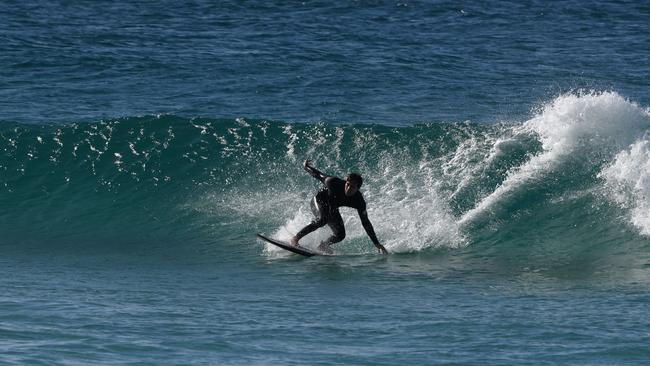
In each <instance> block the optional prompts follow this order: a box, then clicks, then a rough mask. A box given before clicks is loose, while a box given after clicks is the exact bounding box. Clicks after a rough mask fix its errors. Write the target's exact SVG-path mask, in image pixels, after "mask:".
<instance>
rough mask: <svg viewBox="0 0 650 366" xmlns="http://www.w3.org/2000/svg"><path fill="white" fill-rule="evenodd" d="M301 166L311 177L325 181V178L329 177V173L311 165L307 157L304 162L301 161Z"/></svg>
mask: <svg viewBox="0 0 650 366" xmlns="http://www.w3.org/2000/svg"><path fill="white" fill-rule="evenodd" d="M302 167H303V168H304V169H305V170H306V171H307V173H309V175H311V176H312V177H314V178H316V179H318V180H319V181H321V182H323V183H325V178H327V177H329V175H327V174H325V173H323V172H321V171H320V170H318V169H316V168H314V167H313V166H312V165H311V160H309V159H307V160H305V162H304V163H302Z"/></svg>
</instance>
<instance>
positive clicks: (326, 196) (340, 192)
mask: <svg viewBox="0 0 650 366" xmlns="http://www.w3.org/2000/svg"><path fill="white" fill-rule="evenodd" d="M303 167H304V168H305V170H306V171H307V172H308V173H309V174H310V175H311V176H312V177H314V178H316V179H318V180H320V181H321V182H323V184H324V185H325V187H323V189H321V190H320V191H319V192H318V193H317V194H316V196H315V197H314V198H313V199H312V200H311V210H312V212H313V213H314V216H315V218H314V220H313V221H312V222H311V223H310V224H309V225H307V226H305V227H304V228H303V229H302V230H300V231H299V232H298V234H296V236H294V237H293V238H292V239H291V244H293V245H298V241H300V239H301V238H302V237H303V236H305V235H307V234H309V233H311V232H312V231H314V230H316V229H318V228H320V227H323V226H325V225H328V226H329V227H330V229H332V236H330V237H329V238H328V239H326V240H325V241H323V242H322V243H321V244H320V245H319V246H318V249H319V250H321V251H323V252H326V253H331V252H332V249H330V247H329V246H330V245H332V244H334V243H338V242H340V241H341V240H343V239H344V238H345V226H344V225H343V219H342V218H341V214H340V213H339V207H341V206H346V207H352V208H356V209H357V212H358V213H359V218H361V223H362V224H363V228H364V229H365V230H366V233H367V234H368V236H369V237H370V240H372V242H373V244H375V247H377V250H379V251H380V252H381V253H384V254H388V252H387V251H386V248H384V246H383V245H381V244H379V240H378V239H377V235H375V230H374V229H373V227H372V224H371V223H370V220H369V219H368V213H367V212H366V201H365V200H364V199H363V195H362V194H361V192H359V188H361V184H362V183H363V178H361V176H360V175H359V174H357V173H350V174H349V175H348V177H347V179H346V180H343V179H341V178H337V177H330V176H328V175H325V174H323V173H322V172H320V171H318V170H317V169H316V168H314V167H313V166H312V165H311V161H310V160H305V162H304V164H303Z"/></svg>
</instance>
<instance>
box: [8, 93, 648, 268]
mask: <svg viewBox="0 0 650 366" xmlns="http://www.w3.org/2000/svg"><path fill="white" fill-rule="evenodd" d="M648 127H650V116H649V114H648V110H647V109H645V108H643V107H641V106H639V105H637V104H635V103H634V102H631V101H629V100H626V99H625V98H623V97H621V96H620V95H618V94H617V93H615V92H602V93H593V92H592V93H573V94H566V95H562V96H559V97H557V98H556V99H555V100H553V101H551V102H550V103H548V104H546V105H544V106H542V107H541V108H540V109H539V110H538V111H537V112H536V113H535V114H534V116H533V118H531V119H529V120H527V121H521V122H513V123H503V124H490V125H486V124H474V123H444V124H443V123H440V124H423V125H414V126H410V127H399V128H392V127H386V126H378V125H373V126H368V125H330V124H292V123H284V122H275V121H265V120H250V119H207V118H194V119H187V118H181V117H177V116H169V115H163V116H145V117H131V118H122V119H117V120H109V121H102V122H97V123H87V124H70V125H65V126H61V125H24V124H13V123H2V124H1V125H0V171H2V175H1V176H0V192H1V193H0V203H1V205H2V207H3V210H2V213H1V215H2V219H1V222H0V231H2V232H3V235H2V238H1V239H0V242H2V244H5V245H15V246H17V247H19V246H20V245H27V244H30V243H31V244H33V245H37V246H38V245H45V244H42V243H44V242H46V243H48V244H47V245H49V246H55V247H56V246H60V245H65V244H68V245H78V246H81V247H84V248H87V247H91V248H92V247H94V249H95V250H96V249H97V248H98V247H102V248H105V249H106V248H108V249H110V250H121V249H122V248H123V247H133V246H134V245H135V246H136V247H137V246H142V245H145V246H147V245H149V246H151V245H153V244H151V243H157V244H155V245H158V246H165V245H167V244H165V243H170V242H174V243H182V244H183V245H184V246H190V247H194V249H196V248H200V247H202V246H207V245H210V244H209V243H213V242H214V240H215V238H218V239H219V240H220V242H221V243H222V245H223V246H226V247H228V246H231V248H233V247H234V246H236V245H240V243H241V242H242V241H249V240H250V237H251V236H252V235H253V234H254V232H256V231H264V232H270V233H272V234H274V235H277V236H279V237H283V238H287V237H288V236H289V235H290V234H291V233H292V232H295V231H297V230H298V229H299V228H300V227H301V226H302V225H304V224H306V223H307V222H308V221H309V220H310V213H309V209H308V200H309V198H310V197H311V195H312V194H313V193H314V192H315V191H316V190H317V189H318V185H317V182H316V181H315V180H313V179H312V178H311V177H309V176H308V175H307V174H305V173H304V172H303V171H302V169H301V163H302V160H303V159H304V158H307V157H309V158H311V159H312V160H314V162H315V165H316V166H317V167H318V168H319V169H321V170H323V171H324V172H327V173H329V174H333V175H339V176H344V175H345V174H346V173H347V172H349V171H358V172H361V173H362V174H363V175H364V178H365V181H366V183H365V184H364V187H363V191H364V195H365V196H366V200H367V201H368V204H369V205H368V211H369V215H370V218H371V220H372V222H373V224H374V226H375V227H376V230H377V232H378V235H379V237H380V238H381V239H382V241H383V242H384V243H385V244H386V246H387V247H388V248H389V249H390V250H392V251H393V252H421V251H428V250H439V249H448V248H452V249H453V248H463V249H462V250H470V251H472V252H478V253H491V252H492V251H495V250H496V251H497V252H504V251H505V250H503V249H501V248H503V247H504V246H505V247H508V248H510V249H509V250H507V252H510V253H520V254H521V253H525V255H528V256H531V255H537V254H539V255H546V254H542V253H548V252H555V253H565V252H567V251H584V250H590V248H591V249H593V248H611V247H612V246H616V245H623V244H621V243H625V245H645V244H644V243H645V242H646V241H647V236H648V235H650V215H649V214H648V212H650V211H649V209H650V195H649V193H650V165H649V163H648V162H649V161H650V137H649V136H648V135H647V130H648ZM342 213H343V216H344V219H345V220H346V223H347V225H346V227H347V229H348V238H349V245H346V246H341V249H340V250H341V251H343V252H349V253H358V252H364V251H368V250H370V245H369V244H368V243H369V242H368V240H367V239H366V237H365V234H364V232H363V229H362V228H361V227H360V225H359V223H358V218H357V217H356V213H355V212H354V211H353V210H346V209H343V210H342ZM326 235H327V233H326V231H325V230H324V231H322V232H321V233H317V234H314V235H311V236H308V237H306V238H305V239H304V240H305V244H306V245H314V244H315V243H316V242H317V241H318V240H319V239H321V238H322V237H324V236H326ZM89 243H95V244H89ZM143 243H149V244H143ZM616 243H618V244H616ZM630 243H637V244H630ZM170 245H171V244H170ZM495 248H496V249H495ZM522 251H523V252H522Z"/></svg>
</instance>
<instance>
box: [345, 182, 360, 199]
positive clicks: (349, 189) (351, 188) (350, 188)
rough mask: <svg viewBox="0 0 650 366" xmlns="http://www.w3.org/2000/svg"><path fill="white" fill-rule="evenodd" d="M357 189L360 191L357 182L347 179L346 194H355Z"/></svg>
mask: <svg viewBox="0 0 650 366" xmlns="http://www.w3.org/2000/svg"><path fill="white" fill-rule="evenodd" d="M357 191H359V185H357V184H356V183H355V182H350V181H349V180H346V181H345V195H346V196H348V197H350V196H354V195H355V194H356V193H357Z"/></svg>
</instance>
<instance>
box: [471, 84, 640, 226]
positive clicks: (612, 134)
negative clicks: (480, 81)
mask: <svg viewBox="0 0 650 366" xmlns="http://www.w3.org/2000/svg"><path fill="white" fill-rule="evenodd" d="M648 127H650V119H649V118H648V112H647V111H646V110H644V109H642V108H640V107H639V106H638V105H637V104H636V103H634V102H631V101H629V100H626V99H625V98H623V97H622V96H620V95H619V94H618V93H616V92H600V93H596V92H590V93H579V94H566V95H562V96H560V97H558V98H556V99H555V100H554V101H553V102H552V103H550V104H548V105H546V106H545V107H544V108H543V109H542V110H541V111H540V112H539V113H538V114H537V115H536V116H535V117H533V118H532V119H530V120H528V121H526V122H525V123H523V124H522V125H521V127H520V128H519V132H520V133H522V134H532V135H534V136H536V138H537V139H538V140H539V141H540V142H541V146H542V150H541V152H539V153H538V154H534V155H533V156H532V157H531V158H530V159H529V160H528V161H527V162H526V163H524V164H523V165H521V166H519V167H517V168H515V169H512V170H511V171H510V172H509V174H508V176H507V177H506V178H505V180H504V181H503V182H502V183H501V185H500V186H499V187H498V188H497V189H495V190H494V191H493V192H492V193H491V194H489V195H487V196H486V197H484V198H483V199H482V200H481V201H480V202H479V203H478V204H477V205H476V207H474V208H473V209H471V210H469V211H468V212H466V213H465V214H464V215H463V216H462V217H461V218H460V220H459V222H460V223H461V224H468V223H471V222H472V221H474V220H475V219H477V218H479V217H481V215H482V214H483V213H486V212H490V211H492V210H494V209H496V207H498V206H499V204H502V203H503V202H505V201H508V197H510V196H512V195H513V194H516V193H517V192H519V191H520V190H521V189H527V188H529V187H531V186H535V185H536V184H542V183H541V182H540V181H543V180H547V179H553V178H552V176H550V175H552V174H556V175H557V174H567V173H568V172H567V171H566V170H568V169H575V170H577V171H581V170H582V171H590V170H593V169H599V167H600V165H602V162H603V161H609V160H610V159H611V158H612V157H613V156H614V155H615V154H616V153H618V152H619V151H621V150H622V149H624V148H625V147H627V146H628V145H629V144H630V143H632V142H633V141H634V140H635V139H637V138H638V137H639V136H640V135H643V133H644V132H645V130H646V129H647V128H648ZM558 170H559V171H558ZM563 170H564V171H563ZM583 178H584V179H587V177H583Z"/></svg>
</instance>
